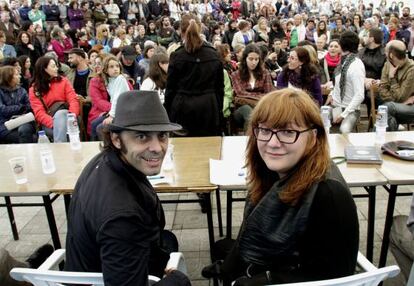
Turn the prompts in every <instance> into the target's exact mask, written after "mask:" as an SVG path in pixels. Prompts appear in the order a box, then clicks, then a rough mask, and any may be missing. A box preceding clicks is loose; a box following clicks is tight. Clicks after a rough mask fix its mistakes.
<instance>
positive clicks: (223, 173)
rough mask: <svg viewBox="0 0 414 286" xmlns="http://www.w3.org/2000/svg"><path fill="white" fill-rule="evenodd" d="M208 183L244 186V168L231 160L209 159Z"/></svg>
mask: <svg viewBox="0 0 414 286" xmlns="http://www.w3.org/2000/svg"><path fill="white" fill-rule="evenodd" d="M210 183H212V184H215V185H221V186H245V185H246V169H245V168H243V166H242V165H241V164H237V163H235V162H233V161H224V160H214V159H210Z"/></svg>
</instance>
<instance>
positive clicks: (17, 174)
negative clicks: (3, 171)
mask: <svg viewBox="0 0 414 286" xmlns="http://www.w3.org/2000/svg"><path fill="white" fill-rule="evenodd" d="M9 164H10V168H11V171H12V173H13V176H14V180H15V181H16V184H19V185H20V184H25V183H27V165H26V157H14V158H11V159H10V160H9Z"/></svg>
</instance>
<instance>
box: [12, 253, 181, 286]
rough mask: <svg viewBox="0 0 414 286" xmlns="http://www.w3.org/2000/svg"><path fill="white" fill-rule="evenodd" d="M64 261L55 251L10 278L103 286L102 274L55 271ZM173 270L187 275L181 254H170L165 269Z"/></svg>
mask: <svg viewBox="0 0 414 286" xmlns="http://www.w3.org/2000/svg"><path fill="white" fill-rule="evenodd" d="M64 259H65V249H57V250H55V252H53V253H52V255H50V256H49V258H48V259H46V261H45V262H43V264H42V265H40V266H39V268H37V269H30V268H13V269H12V270H11V271H10V276H11V277H12V278H13V279H14V280H17V281H27V282H30V283H32V284H33V285H34V286H62V284H65V283H67V284H75V285H76V284H87V285H95V286H104V281H103V276H102V273H92V272H69V271H57V270H52V269H57V268H58V265H59V263H61V262H62V261H63V260H64ZM169 268H174V269H177V270H179V271H181V272H183V273H184V274H187V266H186V264H185V260H184V256H183V254H182V253H181V252H172V253H170V259H169V260H168V263H167V266H166V269H169ZM148 280H149V285H153V284H155V283H156V282H158V281H160V278H158V277H156V276H152V275H149V276H148Z"/></svg>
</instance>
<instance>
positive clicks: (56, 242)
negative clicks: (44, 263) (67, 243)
mask: <svg viewBox="0 0 414 286" xmlns="http://www.w3.org/2000/svg"><path fill="white" fill-rule="evenodd" d="M42 198H43V202H44V204H45V211H46V216H47V221H48V223H49V229H50V234H51V236H52V241H53V246H54V247H55V249H60V248H62V246H61V244H60V239H59V232H58V230H57V226H56V220H55V215H54V213H53V207H52V202H51V200H50V197H49V196H48V195H47V196H42Z"/></svg>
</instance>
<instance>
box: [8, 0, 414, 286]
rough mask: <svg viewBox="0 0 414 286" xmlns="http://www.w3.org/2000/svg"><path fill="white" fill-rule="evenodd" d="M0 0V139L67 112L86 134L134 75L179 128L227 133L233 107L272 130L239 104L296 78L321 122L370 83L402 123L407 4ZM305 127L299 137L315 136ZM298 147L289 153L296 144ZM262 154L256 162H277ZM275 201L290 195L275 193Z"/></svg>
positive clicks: (353, 105)
mask: <svg viewBox="0 0 414 286" xmlns="http://www.w3.org/2000/svg"><path fill="white" fill-rule="evenodd" d="M0 2H2V3H1V5H0V16H1V22H0V142H1V143H28V142H36V140H37V139H36V136H37V135H36V131H38V130H45V131H46V134H47V135H48V136H49V137H50V139H51V140H52V141H53V142H66V141H67V140H68V138H67V134H66V117H67V114H68V113H74V114H76V115H77V116H78V120H79V122H80V123H82V124H80V126H81V127H82V126H84V128H85V129H86V132H85V135H84V136H83V138H82V140H85V141H87V140H99V139H101V138H102V137H101V135H100V133H101V131H102V129H104V128H105V126H109V125H111V124H112V122H113V119H114V117H115V116H116V115H115V110H116V105H117V100H118V98H119V96H120V95H121V94H122V93H123V92H126V91H130V90H140V89H141V90H155V91H157V93H158V96H159V98H160V101H161V102H162V104H163V105H164V106H165V108H166V111H167V112H168V115H169V117H170V120H171V121H172V122H176V123H179V124H181V125H182V126H183V128H184V130H183V131H182V132H181V133H180V136H212V135H222V134H228V133H230V134H232V130H229V129H228V128H226V126H228V121H233V122H235V125H236V126H237V127H238V131H237V132H239V131H240V130H242V131H241V132H246V134H249V135H251V136H256V138H257V139H258V140H259V141H260V138H264V137H266V138H267V137H268V135H269V134H270V133H268V132H273V133H272V134H271V137H270V139H269V140H272V136H273V135H276V137H277V136H278V133H277V132H276V131H274V130H273V129H272V128H276V129H277V128H287V127H291V126H290V125H289V124H291V123H286V122H282V123H280V122H277V121H278V120H280V118H274V117H272V116H273V115H269V114H265V115H263V116H265V117H266V118H265V119H266V120H269V122H265V123H263V122H260V121H258V122H256V124H258V125H257V126H253V127H252V126H249V123H250V118H251V116H253V118H256V120H258V118H260V116H262V115H261V113H259V111H256V112H255V107H256V106H257V105H258V104H260V102H261V99H262V98H263V97H264V96H265V95H266V94H268V93H269V92H273V91H275V90H282V89H285V88H290V89H289V90H290V93H294V91H295V90H296V91H298V92H299V90H300V91H304V92H305V93H302V92H300V99H301V100H303V102H305V103H307V104H314V105H315V106H314V107H315V109H312V110H311V111H309V112H310V113H312V116H314V113H315V112H316V110H318V108H320V107H321V106H323V105H331V106H332V108H334V109H335V108H336V109H339V110H340V112H339V116H338V117H336V118H334V119H333V125H334V127H335V128H334V130H337V131H339V132H342V133H349V132H353V131H354V130H355V126H356V125H357V124H358V120H359V117H360V109H361V104H363V103H366V104H370V101H369V100H368V94H369V91H370V89H371V87H372V86H376V90H377V94H376V98H375V101H376V105H379V104H384V105H386V106H387V107H388V112H389V114H388V115H389V116H388V120H389V122H388V130H390V131H391V130H398V129H399V128H400V127H401V126H400V125H401V124H410V123H414V80H413V79H414V61H413V58H414V49H413V47H414V15H413V14H411V12H412V11H411V10H410V7H408V6H407V7H406V6H404V5H403V6H399V5H398V4H397V5H395V4H394V3H388V4H387V3H384V2H385V1H382V2H381V5H378V6H375V5H372V4H369V5H367V4H365V3H364V1H362V0H360V1H358V4H357V5H356V4H353V3H352V1H347V2H346V3H344V2H343V1H339V0H312V1H308V0H284V1H282V0H268V1H258V0H215V1H212V0H211V1H210V0H203V1H183V0H160V1H158V0H138V1H121V0H109V1H103V0H94V1H87V0H82V1H76V0H71V1H70V2H69V1H67V0H59V2H58V3H55V1H53V0H48V1H46V2H45V3H43V4H41V3H40V1H32V3H31V5H29V3H28V1H27V0H22V1H19V0H11V1H10V3H7V2H6V1H0ZM199 2H201V3H199ZM272 94H276V95H277V94H279V93H277V92H276V93H272ZM304 96H308V97H309V98H308V99H309V100H307V99H306V98H305V99H304V98H303V97H304ZM269 98H272V97H268V98H267V100H270V99H269ZM292 98H294V96H293V95H291V99H292ZM292 100H293V99H292ZM280 103H283V101H280ZM286 104H288V102H287V103H286ZM292 104H293V103H292ZM293 105H294V104H293ZM293 105H292V106H293ZM294 106H295V108H298V107H297V106H296V105H294ZM261 108H264V106H263V105H261ZM277 108H278V109H277V110H280V107H279V106H277ZM312 108H313V107H312ZM368 110H370V108H369V107H368ZM30 112H32V113H33V115H34V122H30V123H26V124H24V125H21V126H19V127H18V128H16V129H15V130H7V128H6V127H5V122H6V121H8V120H10V119H12V118H15V117H18V116H21V115H25V114H26V113H30ZM262 112H264V111H262ZM286 116H287V115H286ZM305 119H306V118H302V117H301V118H300V119H298V120H299V121H300V122H296V123H295V124H296V125H297V126H296V127H300V129H303V130H305V128H313V127H315V126H316V125H317V124H319V123H320V122H319V121H318V120H316V119H314V120H316V121H315V122H312V123H313V124H314V125H312V126H310V125H309V124H310V123H311V122H305ZM292 120H295V119H292ZM273 121H275V122H273ZM262 123H263V124H262ZM266 124H271V125H269V126H268V125H266ZM274 124H276V125H274ZM230 125H231V124H230ZM316 129H317V128H316V127H315V130H316ZM312 130H313V129H312ZM266 132H267V133H266ZM303 132H304V131H303ZM315 132H316V131H315ZM310 133H311V134H310V135H309V136H307V137H306V138H305V139H306V140H310V141H312V140H313V141H312V142H313V143H315V140H317V141H318V142H316V143H320V142H319V140H320V138H319V137H317V136H316V135H312V134H313V131H312V132H310ZM266 134H267V135H266ZM299 134H301V133H299ZM296 135H297V137H296V139H298V137H299V136H301V135H298V134H296ZM318 135H319V134H318ZM308 137H309V138H308ZM252 138H253V137H252ZM278 138H279V137H278ZM312 138H313V139H312ZM279 139H280V138H279ZM269 140H268V141H269ZM264 141H266V140H264ZM294 142H296V141H293V143H294ZM322 143H323V142H322ZM250 144H258V143H253V142H252V143H250ZM323 144H324V143H323ZM250 148H251V149H252V150H253V149H254V148H253V145H252V146H250ZM302 151H303V152H302V153H301V156H302V155H304V154H307V152H308V150H302ZM252 152H253V151H252ZM259 152H260V150H259ZM321 152H322V151H321ZM259 155H260V156H262V157H263V154H258V155H254V154H251V156H257V157H258V156H259ZM252 158H253V157H252ZM252 158H250V160H252ZM262 159H263V161H264V164H266V163H267V162H266V160H265V158H262ZM325 159H326V158H325ZM253 165H254V164H253V162H252V161H250V162H249V166H250V167H251V168H253V167H252V166H253ZM263 166H264V165H263ZM256 167H257V166H256ZM267 168H268V169H269V170H270V171H269V170H265V169H263V172H264V173H266V175H268V173H269V172H272V171H273V172H278V169H277V168H273V167H269V166H267ZM323 171H324V172H327V167H326V168H324V169H323ZM259 175H260V174H259ZM313 179H314V178H313ZM266 187H267V188H269V189H270V188H271V187H272V185H271V184H270V185H269V184H268V183H267V185H266ZM308 187H310V185H309V186H308ZM301 191H303V189H301ZM295 196H296V198H299V197H300V195H295ZM261 197H262V194H258V195H256V197H254V198H253V199H252V202H251V203H252V204H253V205H255V204H256V203H258V201H259V200H260V199H261ZM286 202H291V203H292V202H293V201H292V200H290V199H284V200H282V202H281V203H286ZM242 238H243V237H242ZM243 239H249V237H247V238H246V237H245V238H243ZM246 241H247V240H246ZM241 243H244V242H243V241H241ZM240 250H241V251H242V252H243V251H246V253H238V252H237V255H241V256H243V257H253V256H254V255H252V254H251V253H250V252H249V251H250V250H249V249H247V250H246V249H245V248H243V245H242V246H241V249H239V251H240ZM351 258H352V259H354V258H355V257H351ZM351 258H350V259H351ZM237 259H241V258H240V257H237ZM348 266H349V267H353V262H352V261H351V262H349V265H348ZM348 266H347V267H348ZM224 269H225V270H226V271H227V270H228V269H227V268H226V267H224ZM277 270H278V271H279V269H277ZM228 271H229V273H225V275H227V274H228V275H230V276H228V277H227V278H229V277H231V279H236V278H238V277H237V275H238V274H239V272H238V271H240V269H230V270H228ZM276 272H277V271H276ZM348 272H349V271H343V272H342V273H348ZM216 274H217V273H213V274H212V273H209V274H208V275H209V276H211V277H212V276H214V275H216ZM339 274H340V273H338V275H339ZM217 275H218V274H217ZM333 276H335V275H334V274H333ZM304 277H306V275H304ZM240 283H241V282H240Z"/></svg>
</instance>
